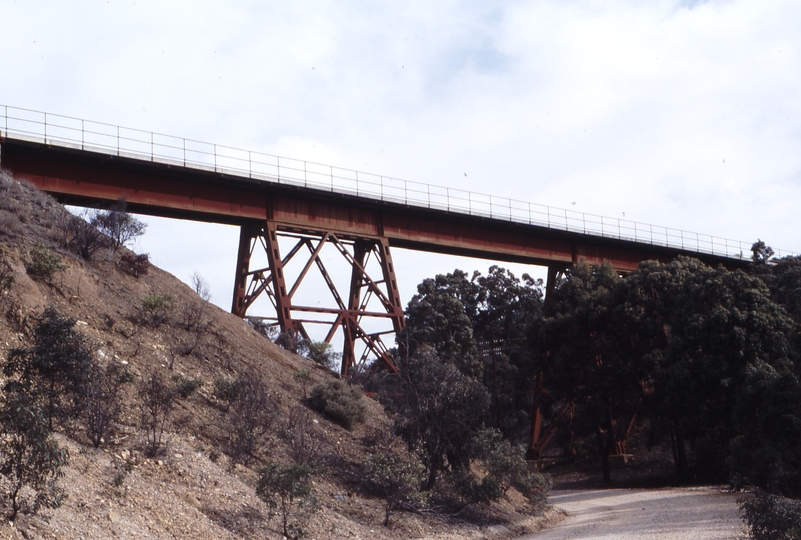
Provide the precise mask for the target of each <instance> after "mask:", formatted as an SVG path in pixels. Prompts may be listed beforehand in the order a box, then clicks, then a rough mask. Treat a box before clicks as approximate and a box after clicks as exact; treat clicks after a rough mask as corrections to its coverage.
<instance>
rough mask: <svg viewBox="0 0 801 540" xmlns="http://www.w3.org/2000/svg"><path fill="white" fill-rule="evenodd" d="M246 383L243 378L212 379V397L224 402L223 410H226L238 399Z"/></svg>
mask: <svg viewBox="0 0 801 540" xmlns="http://www.w3.org/2000/svg"><path fill="white" fill-rule="evenodd" d="M246 383H247V381H245V379H244V378H236V379H232V378H230V377H220V378H218V379H214V392H213V393H214V397H215V398H217V399H218V400H220V401H222V402H224V403H225V409H226V410H228V408H229V407H230V406H231V404H233V403H234V402H235V401H236V400H238V399H239V396H240V395H241V394H242V392H243V390H244V387H245V384H246Z"/></svg>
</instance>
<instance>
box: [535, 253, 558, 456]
mask: <svg viewBox="0 0 801 540" xmlns="http://www.w3.org/2000/svg"><path fill="white" fill-rule="evenodd" d="M562 271H564V268H563V267H561V266H549V267H548V281H547V282H546V283H545V305H546V306H547V305H548V304H549V303H550V301H551V298H552V297H553V291H554V289H555V288H556V278H557V276H558V275H559V272H562ZM543 390H544V387H543V373H542V372H541V371H539V372H537V380H536V382H535V383H534V405H533V407H532V410H531V435H530V437H529V441H528V450H527V451H526V459H537V458H538V457H540V450H541V448H540V446H541V441H540V430H541V429H542V412H541V411H540V407H539V405H538V404H537V399H538V398H539V397H540V396H541V395H542V392H543ZM546 442H547V441H546Z"/></svg>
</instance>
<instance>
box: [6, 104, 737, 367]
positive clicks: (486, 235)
mask: <svg viewBox="0 0 801 540" xmlns="http://www.w3.org/2000/svg"><path fill="white" fill-rule="evenodd" d="M0 114H2V116H1V117H0V128H2V129H1V130H0V166H2V167H3V168H4V169H6V170H8V171H10V172H12V173H13V174H14V175H15V176H16V177H18V178H25V179H27V180H29V181H30V182H32V183H33V184H35V185H36V186H38V187H39V188H41V189H42V190H44V191H46V192H48V193H50V194H52V195H54V196H55V197H56V198H58V199H59V200H61V201H63V202H67V203H69V204H74V205H85V206H98V205H104V204H109V203H112V202H115V201H117V200H119V199H125V201H126V202H127V205H128V208H129V209H130V210H131V211H133V212H137V213H143V214H150V215H155V216H164V217H176V218H183V219H190V220H199V221H207V222H216V223H226V224H233V225H238V226H239V227H240V242H239V252H238V258H237V261H236V270H235V275H234V279H235V287H234V297H233V301H232V308H231V311H232V312H233V313H234V314H236V315H239V316H241V317H244V316H246V314H247V312H248V308H249V307H251V306H252V305H253V302H254V301H255V300H256V299H257V298H259V297H260V296H261V295H266V296H267V297H269V299H270V301H271V303H272V305H273V307H274V309H275V313H276V316H275V318H274V320H275V322H276V323H277V324H279V325H280V327H281V329H282V330H283V331H297V332H299V333H301V334H303V335H306V329H305V326H304V325H305V324H309V323H321V324H326V325H328V333H327V335H326V338H325V339H326V341H328V342H330V341H331V339H332V338H333V337H334V334H335V333H336V332H337V330H338V329H340V328H341V329H342V331H343V334H344V346H343V362H342V372H343V374H347V372H348V370H349V369H351V368H352V367H354V366H356V365H359V364H360V363H362V362H364V361H365V360H366V359H368V358H370V357H376V358H378V359H380V360H381V361H382V362H383V363H384V364H385V365H386V367H387V368H388V369H390V370H392V371H394V370H396V369H397V367H396V366H395V364H394V362H393V361H392V359H391V357H390V355H389V354H388V351H387V347H386V345H385V344H384V343H383V341H382V335H386V334H390V333H396V332H398V331H400V330H401V329H402V328H403V324H404V318H403V305H402V303H401V299H400V295H399V293H398V285H397V283H398V281H397V280H398V273H399V271H400V272H402V269H396V268H395V266H394V264H393V261H392V256H391V249H390V248H391V247H400V248H408V249H414V250H422V251H429V252H436V253H445V254H454V255H463V256H472V257H480V258H484V259H490V260H497V261H503V262H518V263H527V264H533V265H539V266H547V267H548V269H549V272H548V275H549V286H552V284H553V278H554V277H555V275H556V273H557V272H558V271H561V270H564V269H565V268H567V267H568V266H570V265H571V264H573V263H574V262H576V261H578V260H579V259H581V258H583V259H584V260H586V261H587V262H589V263H600V262H602V261H608V262H609V263H611V264H612V265H614V267H615V268H616V269H617V270H618V271H620V272H622V273H625V272H629V271H632V270H634V269H635V268H636V267H637V265H638V264H639V263H640V262H641V261H644V260H648V259H656V260H660V261H669V260H672V259H674V258H675V257H677V256H679V255H688V256H693V257H697V258H699V259H701V260H702V261H704V262H706V263H707V264H710V265H713V266H717V265H718V264H724V265H726V266H727V267H732V268H736V267H742V266H745V265H746V264H747V263H748V260H749V256H750V245H751V244H750V243H743V242H739V241H733V240H727V239H722V238H716V237H712V236H708V235H701V234H697V233H689V232H686V231H681V230H677V229H670V228H665V227H658V226H654V225H648V224H642V223H637V222H634V221H628V220H621V219H615V218H606V217H602V216H596V215H591V214H583V213H579V212H574V211H569V210H564V209H556V208H552V207H548V206H542V205H537V204H534V203H528V202H524V201H516V200H511V199H507V198H503V197H498V196H495V195H491V194H476V193H471V192H467V191H463V190H458V189H452V188H445V187H439V186H433V185H427V184H421V183H416V182H409V181H405V180H398V179H395V178H390V177H385V176H379V175H373V174H368V173H363V172H360V171H354V170H349V169H342V168H337V167H332V166H327V165H320V164H316V163H310V162H304V161H299V160H294V159H289V158H282V157H279V156H273V155H269V154H263V153H258V152H251V151H246V150H240V149H235V148H230V147H226V146H222V145H216V144H210V143H203V142H200V141H194V140H191V139H183V138H177V137H172V136H167V135H162V134H158V133H152V132H145V131H140V130H135V129H129V128H123V127H119V126H114V125H110V124H104V123H99V122H90V121H87V120H81V119H77V118H71V117H65V116H60V115H54V114H49V113H42V112H38V111H31V110H27V109H18V108H13V107H8V106H0ZM279 238H283V239H285V240H284V243H285V245H286V241H287V239H288V240H289V241H291V243H292V244H291V245H293V247H292V248H291V249H289V250H288V251H287V252H286V253H282V252H281V249H280V246H279ZM330 245H333V246H335V247H336V249H337V250H338V251H339V253H340V254H341V255H342V257H344V259H345V260H346V261H347V263H348V264H349V265H350V268H351V277H350V283H349V284H348V285H347V286H346V287H347V290H346V292H345V294H341V293H340V292H339V288H338V287H337V284H336V283H335V282H334V279H332V277H331V274H330V273H329V272H328V270H327V269H326V267H325V265H324V264H323V260H322V258H321V257H320V252H321V250H322V248H323V247H324V246H330ZM258 250H263V255H266V259H267V261H268V263H267V265H266V266H264V267H261V268H253V267H252V264H251V261H252V260H254V259H253V257H254V253H256V252H257V251H258ZM307 252H308V253H307ZM301 253H304V254H305V255H304V256H301V255H300V254H301ZM303 257H306V260H305V263H303V264H302V268H301V270H300V271H299V272H298V275H297V277H296V278H295V280H294V282H291V281H292V280H290V279H288V278H287V276H286V275H285V272H284V268H285V267H286V265H287V264H288V263H290V261H292V260H293V259H295V260H301V259H303ZM370 261H373V262H372V264H373V268H376V267H377V268H380V270H378V271H377V272H374V271H370V270H369V269H368V263H369V262H370ZM376 263H377V264H376ZM293 264H296V263H293ZM314 266H316V267H317V271H319V273H320V275H321V276H322V277H323V279H324V280H325V282H326V284H327V285H328V287H329V288H330V290H331V293H332V295H333V298H334V300H335V304H336V307H333V308H324V307H319V306H309V305H301V304H299V303H298V302H296V301H293V297H294V295H295V292H296V291H297V289H298V286H299V285H300V283H301V281H302V280H303V279H304V278H305V277H306V276H307V274H308V273H309V271H310V270H311V269H312V267H314ZM378 272H380V274H379V273H378ZM371 274H373V275H372V276H371ZM367 319H383V320H389V321H390V322H391V325H392V329H391V330H383V331H379V332H372V331H369V330H368V329H366V328H365V326H366V325H365V324H364V323H363V321H365V320H367ZM357 342H360V343H361V344H362V349H361V351H359V350H357V347H356V344H357ZM357 357H358V358H357Z"/></svg>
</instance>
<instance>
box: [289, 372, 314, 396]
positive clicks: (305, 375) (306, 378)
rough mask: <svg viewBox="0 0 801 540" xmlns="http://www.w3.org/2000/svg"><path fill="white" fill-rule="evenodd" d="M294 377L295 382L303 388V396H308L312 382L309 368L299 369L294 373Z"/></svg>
mask: <svg viewBox="0 0 801 540" xmlns="http://www.w3.org/2000/svg"><path fill="white" fill-rule="evenodd" d="M292 378H293V379H295V382H297V383H298V384H299V385H300V387H301V388H302V389H303V398H304V399H305V398H307V397H308V394H309V384H311V373H309V370H308V369H299V370H297V371H296V372H295V373H293V374H292Z"/></svg>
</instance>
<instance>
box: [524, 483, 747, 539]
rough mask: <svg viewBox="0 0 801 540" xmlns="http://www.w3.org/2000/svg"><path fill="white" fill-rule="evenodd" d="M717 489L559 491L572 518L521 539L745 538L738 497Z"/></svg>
mask: <svg viewBox="0 0 801 540" xmlns="http://www.w3.org/2000/svg"><path fill="white" fill-rule="evenodd" d="M740 496H741V495H740V494H736V493H735V494H733V493H725V492H722V491H721V490H720V489H718V488H715V487H701V488H666V489H653V490H646V489H607V490H563V491H554V492H553V494H552V496H551V498H550V502H551V504H553V505H554V506H556V507H558V508H562V509H564V510H566V511H567V512H568V513H569V514H570V515H569V517H568V518H567V519H565V520H564V521H562V522H560V523H559V524H557V525H556V526H555V527H553V528H551V529H547V530H545V531H542V532H540V533H536V534H531V535H527V536H524V537H522V538H520V539H519V540H535V539H536V540H563V539H582V540H591V539H612V538H615V539H623V540H634V539H639V540H681V539H685V538H686V539H692V540H707V539H718V538H720V539H723V538H726V539H732V538H745V529H744V527H743V522H742V520H741V519H740V511H739V505H738V504H737V498H738V497H740Z"/></svg>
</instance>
